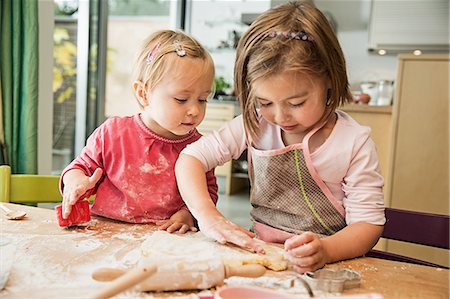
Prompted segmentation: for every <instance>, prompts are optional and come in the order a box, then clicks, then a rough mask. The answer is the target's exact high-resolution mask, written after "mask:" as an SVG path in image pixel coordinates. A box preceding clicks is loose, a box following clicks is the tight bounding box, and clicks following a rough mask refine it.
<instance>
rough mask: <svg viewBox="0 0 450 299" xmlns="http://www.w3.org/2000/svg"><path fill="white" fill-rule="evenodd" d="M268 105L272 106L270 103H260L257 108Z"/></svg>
mask: <svg viewBox="0 0 450 299" xmlns="http://www.w3.org/2000/svg"><path fill="white" fill-rule="evenodd" d="M270 105H272V103H261V102H259V106H261V107H269V106H270Z"/></svg>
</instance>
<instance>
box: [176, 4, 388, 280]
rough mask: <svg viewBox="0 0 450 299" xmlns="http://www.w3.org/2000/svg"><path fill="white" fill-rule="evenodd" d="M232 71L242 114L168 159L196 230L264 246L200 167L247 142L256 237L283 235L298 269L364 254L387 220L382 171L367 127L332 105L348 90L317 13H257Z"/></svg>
mask: <svg viewBox="0 0 450 299" xmlns="http://www.w3.org/2000/svg"><path fill="white" fill-rule="evenodd" d="M234 75H235V78H234V80H235V91H236V95H237V97H238V99H239V101H240V104H241V109H242V115H241V116H239V117H237V118H235V119H234V120H232V121H231V122H229V123H227V124H226V125H224V126H223V127H222V128H221V129H219V130H218V131H217V132H214V133H213V134H211V135H208V136H204V137H202V138H201V139H200V140H199V141H197V142H195V143H193V144H191V145H189V146H187V147H186V149H185V150H184V151H183V152H182V153H181V156H180V158H179V159H178V161H177V165H176V167H175V169H176V175H177V181H178V186H179V188H180V192H181V195H182V196H183V199H184V200H185V201H186V203H187V205H188V207H189V209H190V211H191V212H192V213H193V215H194V216H195V217H196V219H197V220H198V222H199V227H200V229H201V230H202V231H203V233H205V234H206V235H208V236H210V237H212V238H214V239H216V240H218V241H219V242H221V243H225V242H230V243H234V244H237V245H239V246H242V247H245V248H248V249H251V250H254V251H257V252H261V253H262V252H263V250H262V248H261V247H259V246H258V245H257V242H255V241H254V240H253V239H252V237H253V236H254V234H253V233H250V232H249V231H246V230H245V229H243V228H241V227H239V226H238V225H236V224H234V223H232V222H231V221H229V220H227V219H225V217H224V216H223V215H222V214H221V213H220V212H219V211H218V210H217V209H216V207H215V206H214V204H213V203H212V201H211V198H210V196H209V193H208V191H207V190H208V189H207V188H206V186H207V183H206V182H207V180H206V176H205V172H207V171H209V170H210V169H213V168H214V167H216V166H217V165H221V164H223V163H225V162H227V161H229V160H231V159H237V158H238V157H239V156H240V155H241V154H242V153H243V152H244V150H246V149H247V150H248V160H249V177H250V182H251V194H250V201H251V204H252V206H253V208H252V211H251V217H252V220H253V230H254V232H255V233H256V236H257V237H258V238H260V239H263V240H265V241H269V242H279V243H284V249H285V252H286V258H287V259H288V260H289V261H290V262H291V264H292V265H293V268H294V269H295V270H297V271H298V272H300V273H303V272H306V271H314V270H316V269H319V268H321V267H323V266H324V265H325V264H326V263H332V262H335V261H339V260H342V259H348V258H352V257H357V256H360V255H363V254H365V253H366V252H367V251H369V250H370V249H371V248H372V247H373V246H374V245H375V244H376V243H377V241H378V239H379V237H380V234H381V232H382V230H383V225H384V222H385V216H384V199H383V190H382V187H383V178H382V176H381V175H380V172H379V163H378V158H377V154H376V149H375V144H374V142H373V141H372V139H371V138H370V129H369V128H367V127H364V126H361V125H359V124H358V123H357V122H356V121H355V120H353V119H352V118H351V117H350V116H349V115H348V114H346V113H345V112H343V111H340V110H338V109H337V108H338V106H340V105H341V104H343V103H345V102H348V101H350V100H351V98H352V96H351V93H350V91H349V84H348V79H347V74H346V65H345V60H344V56H343V53H342V51H341V48H340V46H339V43H338V40H337V38H336V35H335V33H334V32H333V30H332V28H331V26H330V25H329V23H328V21H327V20H326V18H325V16H324V15H323V14H322V13H321V12H320V11H319V10H318V9H316V8H315V7H314V6H313V5H312V4H309V3H308V2H306V1H302V2H300V1H299V2H291V3H288V4H284V5H281V6H279V7H277V8H273V9H271V10H269V11H267V12H266V13H264V14H262V15H260V16H259V17H258V18H257V19H256V20H255V21H254V22H253V23H252V24H251V26H250V27H249V29H248V30H247V31H246V33H244V34H243V36H242V38H241V40H240V41H239V44H238V48H237V56H236V64H235V71H234Z"/></svg>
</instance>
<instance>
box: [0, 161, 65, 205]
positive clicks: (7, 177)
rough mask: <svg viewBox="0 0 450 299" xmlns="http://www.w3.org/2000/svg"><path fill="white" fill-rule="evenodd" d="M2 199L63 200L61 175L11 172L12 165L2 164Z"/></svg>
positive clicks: (0, 191) (0, 181) (10, 200)
mask: <svg viewBox="0 0 450 299" xmlns="http://www.w3.org/2000/svg"><path fill="white" fill-rule="evenodd" d="M0 201H1V202H12V203H46V202H61V201H62V196H61V194H60V192H59V176H56V175H36V174H11V167H10V166H8V165H1V166H0Z"/></svg>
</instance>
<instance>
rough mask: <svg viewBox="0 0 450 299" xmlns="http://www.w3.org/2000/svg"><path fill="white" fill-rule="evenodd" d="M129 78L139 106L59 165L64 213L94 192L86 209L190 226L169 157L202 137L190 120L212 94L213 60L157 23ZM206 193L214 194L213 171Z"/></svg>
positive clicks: (164, 225) (176, 227) (196, 120)
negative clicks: (132, 77) (132, 81)
mask: <svg viewBox="0 0 450 299" xmlns="http://www.w3.org/2000/svg"><path fill="white" fill-rule="evenodd" d="M134 79H135V81H134V84H133V87H134V90H135V95H136V98H137V100H138V102H139V105H140V107H141V108H142V112H141V113H139V114H137V115H134V116H129V117H112V118H110V119H108V120H107V121H105V122H104V123H103V124H102V125H101V126H100V127H99V128H97V129H96V130H95V131H94V132H93V133H92V135H91V136H90V137H89V138H88V140H87V144H86V147H84V149H83V150H82V152H81V154H80V155H79V156H78V157H77V158H76V159H75V160H74V161H73V162H72V163H71V164H70V165H69V166H67V167H66V169H65V170H64V171H63V173H62V175H61V190H62V191H63V217H64V218H67V217H68V215H69V214H70V211H71V208H72V206H73V205H74V204H75V203H76V202H77V201H78V200H81V199H84V198H88V197H89V196H91V195H92V194H96V197H95V201H94V204H93V206H92V208H91V212H92V213H94V214H96V215H100V216H104V217H108V218H112V219H117V220H121V221H126V222H132V223H156V224H158V225H160V228H161V229H165V230H167V231H169V232H174V231H179V232H182V233H184V232H186V231H188V230H196V228H195V227H194V220H193V218H192V215H191V214H190V212H189V211H188V209H187V208H186V205H185V204H184V202H183V200H182V199H181V196H180V193H179V191H178V188H177V183H176V180H175V173H174V167H175V161H176V160H177V158H178V156H179V154H180V152H181V150H182V149H184V148H185V147H186V145H188V144H190V143H192V142H194V141H196V140H197V139H199V138H200V133H199V132H198V131H197V130H196V127H197V126H198V125H199V124H200V123H201V121H202V120H203V118H204V116H205V109H206V101H207V99H208V98H209V97H210V96H211V95H212V94H213V92H212V89H213V88H212V87H213V80H214V63H213V61H212V59H211V56H210V55H209V54H208V52H207V51H206V50H205V48H204V47H202V46H201V45H200V44H199V43H198V42H197V41H196V40H195V39H194V38H192V37H190V36H188V35H186V34H185V33H183V32H181V31H172V30H162V31H158V32H156V33H154V34H152V35H151V36H150V37H149V38H148V39H147V40H146V41H145V43H144V44H143V47H142V48H141V50H140V52H139V55H138V57H137V61H136V65H135V78H134ZM206 177H207V186H208V187H207V190H208V191H207V192H208V198H211V200H212V203H213V205H214V204H215V202H216V201H217V184H216V180H215V177H214V173H213V171H209V172H208V173H207V175H206Z"/></svg>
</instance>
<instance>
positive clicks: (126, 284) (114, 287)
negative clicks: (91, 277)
mask: <svg viewBox="0 0 450 299" xmlns="http://www.w3.org/2000/svg"><path fill="white" fill-rule="evenodd" d="M156 270H157V267H156V265H148V266H145V267H138V268H135V269H133V270H131V271H129V272H127V273H126V274H124V275H122V276H120V277H119V278H117V279H115V280H114V281H113V282H112V283H111V284H110V285H109V286H107V287H106V288H104V289H103V290H101V291H100V292H98V293H97V294H95V295H94V296H93V297H92V299H107V298H110V297H112V296H114V295H117V294H119V293H120V292H123V291H125V290H126V289H128V288H131V287H132V286H134V285H136V284H138V283H140V282H141V281H143V280H145V279H146V278H147V277H149V276H151V275H152V274H153V273H155V272H156Z"/></svg>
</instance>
